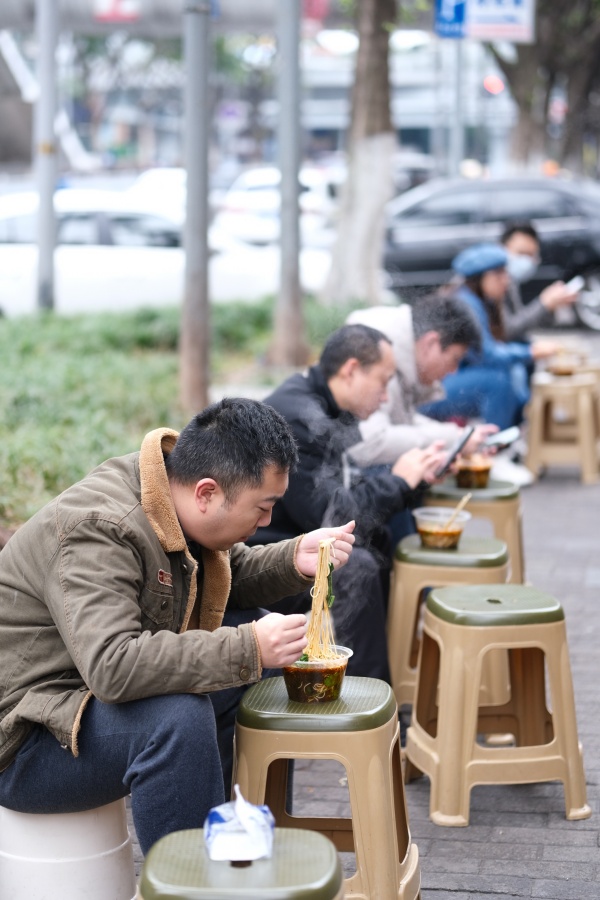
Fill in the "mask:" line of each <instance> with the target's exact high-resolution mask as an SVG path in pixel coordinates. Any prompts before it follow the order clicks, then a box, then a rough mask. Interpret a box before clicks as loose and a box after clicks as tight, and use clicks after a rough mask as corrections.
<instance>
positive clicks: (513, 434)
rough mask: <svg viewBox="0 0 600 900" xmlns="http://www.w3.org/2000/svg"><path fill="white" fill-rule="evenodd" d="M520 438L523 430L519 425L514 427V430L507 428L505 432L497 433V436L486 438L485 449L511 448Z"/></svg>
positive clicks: (491, 435)
mask: <svg viewBox="0 0 600 900" xmlns="http://www.w3.org/2000/svg"><path fill="white" fill-rule="evenodd" d="M520 436H521V429H520V428H518V427H517V425H513V426H512V428H505V429H504V431H497V432H496V434H488V436H487V437H486V438H484V441H483V445H484V447H497V448H498V449H501V448H503V447H510V445H511V444H514V442H515V441H516V440H517V438H519V437H520Z"/></svg>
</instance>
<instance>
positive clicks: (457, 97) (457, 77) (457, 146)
mask: <svg viewBox="0 0 600 900" xmlns="http://www.w3.org/2000/svg"><path fill="white" fill-rule="evenodd" d="M454 45H455V54H454V121H453V122H452V128H451V129H450V141H451V145H450V164H451V165H450V174H451V175H459V174H460V164H461V162H462V160H463V157H464V155H465V134H464V113H463V91H462V85H463V66H464V60H463V40H462V38H458V39H457V40H455V41H454Z"/></svg>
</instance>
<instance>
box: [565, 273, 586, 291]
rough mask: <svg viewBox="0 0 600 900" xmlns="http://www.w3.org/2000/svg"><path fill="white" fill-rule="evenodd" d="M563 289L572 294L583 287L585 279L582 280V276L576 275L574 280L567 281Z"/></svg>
mask: <svg viewBox="0 0 600 900" xmlns="http://www.w3.org/2000/svg"><path fill="white" fill-rule="evenodd" d="M565 287H566V288H567V290H568V291H569V292H570V293H572V294H574V293H576V292H577V291H580V290H582V288H584V287H585V278H583V276H582V275H576V276H575V278H571V280H570V281H567V283H566V284H565Z"/></svg>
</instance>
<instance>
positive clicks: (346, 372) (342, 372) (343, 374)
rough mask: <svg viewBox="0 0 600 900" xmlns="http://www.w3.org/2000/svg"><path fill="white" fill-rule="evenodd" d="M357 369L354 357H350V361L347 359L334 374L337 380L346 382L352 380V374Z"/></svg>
mask: <svg viewBox="0 0 600 900" xmlns="http://www.w3.org/2000/svg"><path fill="white" fill-rule="evenodd" d="M358 368H360V363H359V361H358V360H357V359H356V357H355V356H351V357H350V359H347V360H346V362H345V363H342V365H341V366H340V368H339V369H338V370H337V373H336V374H337V376H338V378H343V379H344V380H347V379H349V378H352V376H353V375H354V372H355V371H356V370H357V369H358Z"/></svg>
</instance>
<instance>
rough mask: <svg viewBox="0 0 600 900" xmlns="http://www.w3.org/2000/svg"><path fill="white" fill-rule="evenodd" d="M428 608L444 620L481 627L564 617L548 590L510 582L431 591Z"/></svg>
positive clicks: (559, 619) (531, 622)
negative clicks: (482, 586) (546, 592)
mask: <svg viewBox="0 0 600 900" xmlns="http://www.w3.org/2000/svg"><path fill="white" fill-rule="evenodd" d="M427 609H428V610H429V611H430V612H432V613H433V615H434V616H437V617H438V618H439V619H443V620H444V621H445V622H453V623H454V624H455V625H471V626H474V627H478V626H481V627H483V628H491V627H494V626H497V627H501V626H504V625H517V626H518V625H531V624H535V623H536V622H559V621H561V620H562V619H564V617H565V614H564V612H563V609H562V606H561V605H560V603H559V602H558V600H556V599H555V598H554V597H551V596H550V594H544V593H542V591H538V590H536V589H535V588H531V587H526V586H524V585H512V584H488V585H486V587H485V588H484V589H483V590H482V588H481V587H480V586H474V585H467V586H465V587H460V588H457V587H447V588H445V589H444V590H443V591H439V590H438V591H431V593H430V594H429V596H428V598H427Z"/></svg>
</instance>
